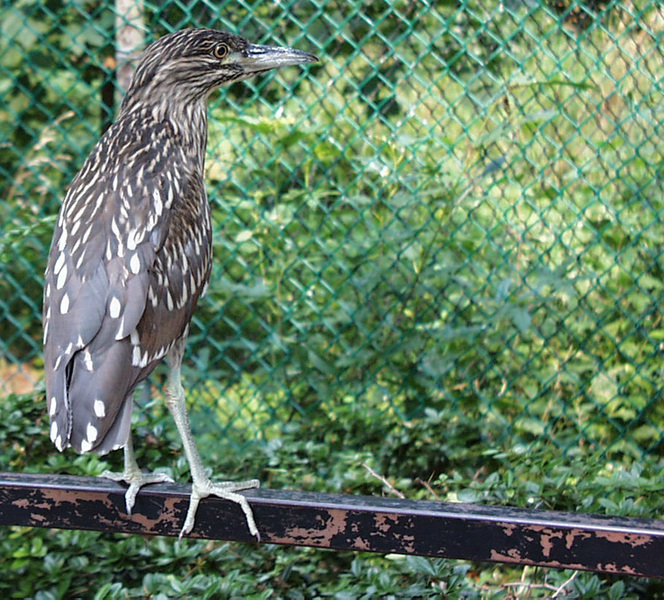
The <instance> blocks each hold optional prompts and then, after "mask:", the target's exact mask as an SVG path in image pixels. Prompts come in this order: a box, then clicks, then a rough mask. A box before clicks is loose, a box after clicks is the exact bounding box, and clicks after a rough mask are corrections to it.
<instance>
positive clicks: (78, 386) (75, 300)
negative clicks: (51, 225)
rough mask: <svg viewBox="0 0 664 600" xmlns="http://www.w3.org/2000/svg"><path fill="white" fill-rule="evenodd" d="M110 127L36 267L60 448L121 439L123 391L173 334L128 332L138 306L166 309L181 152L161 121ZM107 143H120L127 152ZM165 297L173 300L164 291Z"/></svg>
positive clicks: (176, 327) (183, 184)
mask: <svg viewBox="0 0 664 600" xmlns="http://www.w3.org/2000/svg"><path fill="white" fill-rule="evenodd" d="M117 125H118V124H116V125H115V126H112V127H111V128H110V129H109V131H108V132H107V133H106V135H105V136H104V137H103V138H102V140H100V142H99V144H98V145H97V147H96V148H95V150H94V151H93V153H92V154H91V155H90V157H89V158H88V160H87V161H86V162H85V164H84V166H83V168H82V170H81V172H80V173H79V174H78V175H77V176H76V178H75V179H74V181H73V182H72V186H71V188H70V190H69V192H68V193H67V196H66V198H65V201H64V203H63V206H62V209H61V211H60V215H59V218H58V221H57V224H56V229H55V233H54V236H53V242H52V245H51V251H50V255H49V261H48V267H47V269H46V274H45V290H44V366H45V372H46V388H47V403H48V410H49V416H50V418H51V439H52V440H53V442H54V443H55V445H56V447H57V448H58V449H60V450H62V449H64V448H65V447H67V446H69V445H71V446H73V447H74V448H75V449H76V450H78V451H81V452H86V451H89V450H92V449H94V450H96V451H98V452H106V451H108V450H111V449H113V448H114V447H116V446H122V445H124V443H126V438H127V434H128V426H129V415H130V412H131V411H130V409H127V403H128V402H130V398H129V396H130V394H131V392H132V391H133V389H134V388H135V386H136V385H137V384H138V383H139V382H140V381H141V380H142V379H144V378H145V377H147V375H148V374H149V373H150V372H151V371H152V369H153V368H154V366H155V365H156V363H157V362H158V361H159V360H160V359H161V358H162V356H163V353H162V352H161V350H162V348H164V347H168V344H171V343H172V342H173V341H174V340H169V341H168V343H165V342H164V341H163V340H162V339H159V340H157V339H156V338H158V337H159V336H158V335H154V334H153V338H154V339H153V340H152V341H157V342H161V344H162V345H161V346H157V345H156V344H154V343H152V344H150V343H146V341H147V342H149V341H150V340H147V339H145V340H141V339H140V334H139V333H138V329H140V327H139V323H141V319H142V318H143V317H144V314H145V312H146V306H151V307H152V308H151V311H152V312H153V313H159V307H160V305H161V303H163V304H164V305H165V306H166V308H168V306H170V302H169V300H168V298H169V296H168V295H164V298H161V294H162V292H163V290H169V285H170V283H169V278H168V265H167V264H166V263H165V262H164V258H163V252H164V247H165V245H166V242H167V237H168V232H169V229H170V227H171V222H172V220H173V217H174V215H175V214H176V213H177V212H178V210H177V204H178V203H179V202H180V200H181V198H182V197H183V196H185V195H186V194H187V193H188V190H189V188H190V187H191V184H190V182H189V180H188V179H189V178H188V177H187V175H186V171H185V170H184V169H182V168H181V166H182V164H183V163H184V162H185V161H184V156H183V155H182V150H181V148H180V146H179V145H178V144H177V143H175V141H174V136H173V133H172V131H170V130H169V129H168V128H167V127H165V126H163V127H162V128H161V129H159V130H157V131H156V133H155V132H154V131H153V135H152V136H151V137H149V138H142V137H141V135H140V133H138V132H137V131H131V128H127V127H119V126H117ZM113 136H115V138H114V137H113ZM109 148H123V150H124V151H123V156H126V157H129V158H128V159H127V160H123V159H122V156H117V155H116V156H113V155H112V152H109ZM203 193H204V192H203ZM205 204H206V205H207V202H206V203H205ZM163 268H166V272H165V273H160V269H161V270H163ZM159 280H161V282H162V284H163V285H162V286H161V288H160V287H159V286H158V285H157V283H158V281H159ZM155 295H157V296H159V298H158V299H157V303H156V304H157V306H156V307H155V306H152V302H151V298H152V297H154V296H155ZM170 297H171V298H172V300H171V302H173V301H175V297H174V294H173V292H171V294H170ZM174 308H175V307H174ZM187 308H188V307H181V309H178V310H173V311H171V314H170V319H171V320H172V321H173V325H171V326H167V327H166V329H167V330H168V335H169V336H171V337H172V336H175V338H177V337H179V336H180V335H182V333H183V330H184V327H186V323H184V325H183V321H184V318H183V317H184V314H180V313H186V312H187V310H186V309H187ZM162 312H163V311H162ZM189 314H190V313H189ZM155 316H157V317H158V316H163V315H158V314H153V315H152V317H153V318H154V317H155ZM187 322H188V321H187ZM162 324H163V322H162V323H159V321H153V323H152V326H154V327H157V326H160V325H162ZM164 353H165V352H164ZM123 407H124V409H123ZM119 416H120V417H121V419H120V421H122V423H120V422H119V421H118V419H119ZM109 432H112V434H110V433H109ZM107 438H108V439H107Z"/></svg>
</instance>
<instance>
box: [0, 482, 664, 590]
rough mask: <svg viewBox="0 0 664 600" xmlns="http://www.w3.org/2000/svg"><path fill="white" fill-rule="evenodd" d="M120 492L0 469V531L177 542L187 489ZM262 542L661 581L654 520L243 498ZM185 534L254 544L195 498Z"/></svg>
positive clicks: (236, 522)
mask: <svg viewBox="0 0 664 600" xmlns="http://www.w3.org/2000/svg"><path fill="white" fill-rule="evenodd" d="M124 492H125V488H124V487H123V486H122V485H119V484H117V483H114V482H112V481H109V480H106V479H100V478H89V477H71V476H67V475H36V474H14V473H0V525H22V526H29V527H54V528H63V529H90V530H96V531H105V532H113V533H133V534H139V535H164V536H177V535H179V533H180V529H181V527H182V523H183V519H184V515H185V514H186V510H187V506H188V502H189V497H188V494H189V486H188V485H184V484H176V483H169V484H159V485H152V486H148V487H145V488H143V490H142V491H141V492H140V494H139V495H138V498H137V500H136V506H135V508H134V514H133V515H131V516H128V515H127V514H126V512H125V506H124ZM245 495H246V497H247V498H248V500H249V502H250V504H251V506H252V508H253V511H254V514H255V517H256V523H257V524H258V528H259V530H260V534H261V541H262V542H264V543H272V544H286V545H294V546H312V547H316V548H329V549H333V550H355V551H368V552H382V553H400V554H418V555H422V556H432V557H444V558H458V559H467V560H473V561H493V562H504V563H512V564H519V565H539V566H544V567H553V568H558V569H581V570H588V571H596V572H601V573H614V574H620V575H635V576H642V577H664V560H663V558H662V557H664V522H662V521H655V520H645V519H632V518H623V517H604V516H588V515H581V514H574V513H561V512H550V511H541V510H524V509H516V508H505V507H489V506H479V505H473V504H448V503H443V502H428V501H416V500H397V499H392V498H374V497H367V496H346V495H339V494H317V493H303V492H295V491H277V490H268V489H259V490H250V491H247V492H245ZM190 537H194V538H208V539H219V540H236V541H242V542H252V541H255V540H254V538H252V537H251V535H250V534H249V532H248V531H247V527H246V525H245V520H244V516H243V515H242V512H241V510H240V508H239V506H237V505H236V504H233V503H231V502H227V501H224V500H220V499H217V498H207V499H205V500H203V501H202V502H201V504H200V507H199V509H198V513H197V516H196V526H195V528H194V531H193V532H192V534H191V536H190Z"/></svg>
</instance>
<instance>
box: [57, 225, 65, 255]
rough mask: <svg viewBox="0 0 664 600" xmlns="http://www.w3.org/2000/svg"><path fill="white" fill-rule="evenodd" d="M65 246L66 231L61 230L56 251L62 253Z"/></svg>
mask: <svg viewBox="0 0 664 600" xmlns="http://www.w3.org/2000/svg"><path fill="white" fill-rule="evenodd" d="M66 246H67V230H66V229H63V230H62V233H61V234H60V239H59V240H58V250H60V252H62V251H63V250H64V249H65V247H66Z"/></svg>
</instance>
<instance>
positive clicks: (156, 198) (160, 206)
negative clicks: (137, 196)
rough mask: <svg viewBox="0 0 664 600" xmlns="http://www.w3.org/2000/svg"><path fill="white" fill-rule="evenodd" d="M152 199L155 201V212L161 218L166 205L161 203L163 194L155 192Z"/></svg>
mask: <svg viewBox="0 0 664 600" xmlns="http://www.w3.org/2000/svg"><path fill="white" fill-rule="evenodd" d="M152 199H153V200H154V210H155V212H156V213H157V214H158V215H159V216H161V213H162V212H163V210H164V203H163V202H162V201H161V194H160V193H159V190H157V189H156V190H155V191H154V192H153V194H152Z"/></svg>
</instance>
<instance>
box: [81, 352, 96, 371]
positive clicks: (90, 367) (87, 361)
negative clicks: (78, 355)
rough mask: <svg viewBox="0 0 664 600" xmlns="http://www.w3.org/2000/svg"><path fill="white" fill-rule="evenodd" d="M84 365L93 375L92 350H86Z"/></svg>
mask: <svg viewBox="0 0 664 600" xmlns="http://www.w3.org/2000/svg"><path fill="white" fill-rule="evenodd" d="M83 364H84V365H85V368H86V369H87V370H88V371H90V372H91V373H92V371H94V368H95V366H94V363H93V362H92V354H91V353H90V350H87V349H86V350H84V351H83Z"/></svg>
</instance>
